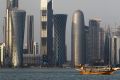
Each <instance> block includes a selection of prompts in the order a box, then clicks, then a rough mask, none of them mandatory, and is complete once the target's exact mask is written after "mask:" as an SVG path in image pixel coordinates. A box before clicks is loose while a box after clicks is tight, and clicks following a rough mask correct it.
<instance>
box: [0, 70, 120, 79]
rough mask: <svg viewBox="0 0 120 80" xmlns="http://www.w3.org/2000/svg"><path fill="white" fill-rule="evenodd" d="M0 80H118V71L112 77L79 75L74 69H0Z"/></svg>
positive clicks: (119, 76) (119, 75)
mask: <svg viewBox="0 0 120 80" xmlns="http://www.w3.org/2000/svg"><path fill="white" fill-rule="evenodd" d="M0 80H120V71H117V72H115V73H114V74H112V75H80V74H79V72H78V71H75V70H74V69H56V68H54V69H53V68H52V69H1V70H0Z"/></svg>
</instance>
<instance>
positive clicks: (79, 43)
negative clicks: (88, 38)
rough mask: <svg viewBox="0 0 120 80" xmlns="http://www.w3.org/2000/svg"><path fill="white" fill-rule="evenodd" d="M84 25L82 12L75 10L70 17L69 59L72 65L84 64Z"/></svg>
mask: <svg viewBox="0 0 120 80" xmlns="http://www.w3.org/2000/svg"><path fill="white" fill-rule="evenodd" d="M84 30H85V25H84V14H83V12H82V11H80V10H77V11H75V12H74V14H73V17H72V33H71V46H72V47H71V50H72V51H71V59H72V65H73V67H76V66H78V65H80V64H85V31H84Z"/></svg>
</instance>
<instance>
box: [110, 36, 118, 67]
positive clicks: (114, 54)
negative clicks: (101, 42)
mask: <svg viewBox="0 0 120 80" xmlns="http://www.w3.org/2000/svg"><path fill="white" fill-rule="evenodd" d="M111 42H112V44H111V64H112V65H116V64H120V60H119V53H120V38H119V37H118V36H113V37H112V40H111Z"/></svg>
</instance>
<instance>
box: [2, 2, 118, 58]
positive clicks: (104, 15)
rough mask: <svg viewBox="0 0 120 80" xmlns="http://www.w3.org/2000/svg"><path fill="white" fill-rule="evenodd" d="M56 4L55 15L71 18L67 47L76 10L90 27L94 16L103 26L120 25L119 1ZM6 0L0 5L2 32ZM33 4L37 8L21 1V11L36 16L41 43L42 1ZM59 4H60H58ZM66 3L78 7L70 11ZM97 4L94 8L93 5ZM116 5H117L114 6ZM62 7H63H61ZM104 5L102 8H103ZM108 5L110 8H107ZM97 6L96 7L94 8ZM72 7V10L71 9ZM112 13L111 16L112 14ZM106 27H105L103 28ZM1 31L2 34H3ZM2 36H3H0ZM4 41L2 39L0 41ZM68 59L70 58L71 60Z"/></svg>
mask: <svg viewBox="0 0 120 80" xmlns="http://www.w3.org/2000/svg"><path fill="white" fill-rule="evenodd" d="M53 1H54V3H53V8H54V12H55V13H60V12H62V13H69V18H68V22H67V29H66V30H67V31H66V33H67V36H68V38H67V46H70V45H69V43H70V42H71V41H70V40H69V39H70V36H71V35H70V32H71V29H70V28H71V15H72V13H73V12H74V11H75V10H76V9H81V10H82V11H83V12H84V15H85V23H86V25H88V20H89V18H91V17H93V16H100V18H101V19H102V24H105V23H106V24H108V23H109V24H112V25H113V26H114V24H115V23H118V22H119V21H120V19H119V16H120V15H119V14H120V11H119V10H117V9H118V7H119V1H118V0H116V1H114V0H111V1H109V0H106V1H104V0H101V1H96V0H92V1H89V0H84V1H83V0H80V1H79V0H77V1H73V0H69V2H67V1H63V0H59V1H55V0H53ZM5 2H6V0H0V3H2V4H1V7H0V11H1V12H0V26H1V28H0V29H1V31H2V26H3V17H4V16H5V15H4V14H5V6H6V4H5ZM32 3H35V4H36V6H35V7H31V8H29V7H30V6H31V2H30V0H26V1H24V0H21V1H20V5H19V6H20V9H24V10H26V11H27V13H28V14H29V13H30V14H32V13H34V14H35V30H36V32H38V33H35V41H37V42H39V41H40V39H39V38H37V37H38V36H39V33H40V31H39V29H40V25H39V23H38V22H39V18H37V17H38V16H40V15H39V13H40V11H39V10H40V0H36V1H34V2H32ZM58 3H59V4H58ZM66 3H69V4H72V3H73V4H76V6H70V9H68V7H65V6H66ZM93 3H94V4H95V5H93V6H92V4H93ZM114 4H115V5H114ZM61 5H62V6H61ZM101 5H102V6H101ZM106 5H108V6H106ZM94 6H95V7H94ZM71 7H72V8H71ZM110 13H111V14H110ZM103 27H104V26H103ZM1 31H0V32H1ZM0 36H2V35H0ZM0 40H1V41H2V39H0ZM70 51H71V50H70V47H68V53H70ZM68 56H69V57H70V56H71V55H70V54H69V55H68ZM69 57H68V58H69Z"/></svg>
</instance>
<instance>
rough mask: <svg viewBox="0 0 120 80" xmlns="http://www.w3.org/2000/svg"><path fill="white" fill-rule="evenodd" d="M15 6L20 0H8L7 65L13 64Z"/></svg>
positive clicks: (6, 27) (6, 30)
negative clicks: (13, 13)
mask: <svg viewBox="0 0 120 80" xmlns="http://www.w3.org/2000/svg"><path fill="white" fill-rule="evenodd" d="M14 8H18V0H7V7H6V21H5V22H6V25H5V28H4V29H5V55H6V56H5V57H6V63H5V65H7V66H11V65H12V24H11V23H12V16H11V15H12V13H11V11H12V10H13V9H14Z"/></svg>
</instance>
